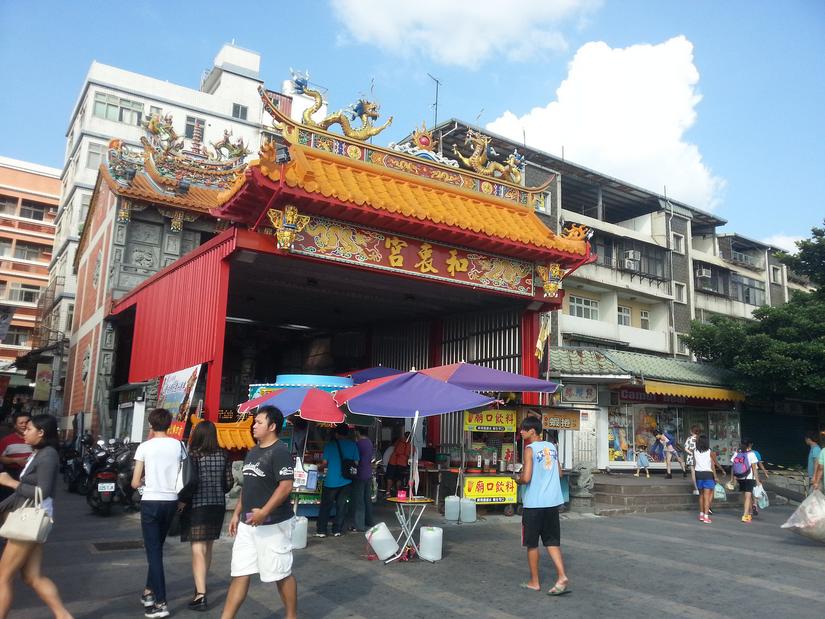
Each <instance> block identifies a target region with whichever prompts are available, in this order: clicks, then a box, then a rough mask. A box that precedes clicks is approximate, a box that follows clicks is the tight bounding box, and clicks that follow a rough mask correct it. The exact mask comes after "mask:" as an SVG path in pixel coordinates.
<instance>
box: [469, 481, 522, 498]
mask: <svg viewBox="0 0 825 619" xmlns="http://www.w3.org/2000/svg"><path fill="white" fill-rule="evenodd" d="M517 488H518V486H517V485H516V482H515V481H514V480H513V479H511V478H509V477H465V478H464V498H465V499H471V500H473V501H475V502H476V503H504V504H507V503H515V502H516V496H517V493H518V489H517Z"/></svg>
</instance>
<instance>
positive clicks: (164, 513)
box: [140, 501, 178, 604]
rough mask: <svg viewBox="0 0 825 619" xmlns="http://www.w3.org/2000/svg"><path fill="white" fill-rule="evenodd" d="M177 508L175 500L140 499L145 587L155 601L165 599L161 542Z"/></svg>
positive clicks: (164, 538) (163, 600) (158, 601)
mask: <svg viewBox="0 0 825 619" xmlns="http://www.w3.org/2000/svg"><path fill="white" fill-rule="evenodd" d="M177 508H178V502H177V501H141V502H140V528H141V530H142V531H143V545H144V546H145V547H146V561H147V562H148V563H149V571H148V572H147V574H146V588H147V589H149V590H150V591H151V592H152V593H153V594H154V596H155V602H156V603H157V604H160V603H162V602H165V601H166V577H165V576H164V574H163V542H164V541H166V534H167V533H168V532H169V525H170V524H171V523H172V516H174V515H175V511H176V510H177Z"/></svg>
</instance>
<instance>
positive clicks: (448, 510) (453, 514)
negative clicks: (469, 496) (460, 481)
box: [444, 496, 461, 520]
mask: <svg viewBox="0 0 825 619" xmlns="http://www.w3.org/2000/svg"><path fill="white" fill-rule="evenodd" d="M460 502H461V499H459V498H458V497H457V496H447V497H444V518H446V519H447V520H458V514H459V511H460V509H461V507H460Z"/></svg>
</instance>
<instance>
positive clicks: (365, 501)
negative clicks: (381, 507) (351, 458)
mask: <svg viewBox="0 0 825 619" xmlns="http://www.w3.org/2000/svg"><path fill="white" fill-rule="evenodd" d="M371 494H372V479H354V480H353V481H352V504H353V512H354V525H355V528H356V529H358V530H359V531H366V530H367V529H369V528H370V527H372V525H373V524H374V522H373V520H372V496H370V495H371Z"/></svg>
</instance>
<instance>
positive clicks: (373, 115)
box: [292, 71, 392, 141]
mask: <svg viewBox="0 0 825 619" xmlns="http://www.w3.org/2000/svg"><path fill="white" fill-rule="evenodd" d="M292 86H293V88H294V89H295V92H296V93H297V94H299V95H307V96H309V97H311V98H312V99H313V104H312V105H311V106H310V107H308V108H307V109H305V110H304V113H303V115H302V116H301V122H302V123H303V124H304V125H306V126H307V127H318V128H319V129H324V130H328V129H329V128H330V127H331V126H332V125H340V126H341V131H342V132H343V134H344V135H345V136H347V137H348V138H353V139H356V140H362V141H366V140H368V139H370V138H371V137H374V136H376V135H378V134H379V133H381V132H382V131H383V130H384V129H386V128H387V127H389V126H390V125H391V124H392V116H390V117H389V118H388V119H387V122H385V123H384V124H383V125H381V126H380V127H376V126H375V125H373V122H374V121H376V120H378V116H379V109H380V106H379V105H378V103H376V102H374V101H370V100H369V99H366V98H363V97H362V98H360V99H358V101H356V102H355V103H353V104H352V105H350V106H349V107H347V108H344V109H341V110H338V111H337V112H334V113H332V114H329V115H328V116H326V117H325V118H323V119H321V120H317V121H316V120H313V118H312V117H313V116H314V115H315V113H316V112H318V111H319V110H320V109H321V107H323V105H324V98H323V96H322V95H321V92H320V91H318V90H315V89H313V88H310V87H309V71H306V72H304V73H299V72H295V71H293V72H292ZM356 119H357V120H360V121H361V126H360V127H353V126H352V124H351V122H350V121H354V120H356Z"/></svg>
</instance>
